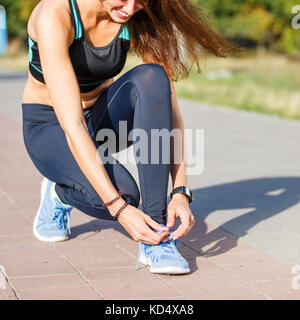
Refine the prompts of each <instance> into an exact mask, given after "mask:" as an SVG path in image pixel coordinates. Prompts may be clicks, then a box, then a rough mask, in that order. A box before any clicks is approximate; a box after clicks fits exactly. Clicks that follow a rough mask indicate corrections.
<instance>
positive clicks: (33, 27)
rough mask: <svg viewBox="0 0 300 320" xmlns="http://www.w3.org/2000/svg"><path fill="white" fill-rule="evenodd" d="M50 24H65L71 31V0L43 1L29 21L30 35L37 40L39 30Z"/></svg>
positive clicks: (28, 29)
mask: <svg viewBox="0 0 300 320" xmlns="http://www.w3.org/2000/svg"><path fill="white" fill-rule="evenodd" d="M49 22H51V23H53V22H54V24H55V23H59V24H63V25H64V26H66V27H70V29H71V19H70V7H69V0H41V1H40V2H39V3H38V4H37V5H36V6H35V8H34V9H33V11H32V13H31V16H30V18H29V20H28V25H27V31H28V34H29V35H30V36H31V38H33V39H36V38H37V37H36V33H37V32H36V31H37V28H38V27H40V26H41V25H43V24H46V23H49Z"/></svg>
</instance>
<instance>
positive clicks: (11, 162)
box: [0, 115, 300, 300]
mask: <svg viewBox="0 0 300 320" xmlns="http://www.w3.org/2000/svg"><path fill="white" fill-rule="evenodd" d="M0 162H1V166H0V265H1V267H2V269H1V270H2V273H1V271H0V300H17V299H92V300H102V299H137V300H139V299H140V300H142V299H170V300H172V299H180V300H185V299H196V300H198V299H199V300H201V299H217V300H218V299H255V300H270V299H299V298H300V290H296V289H293V288H292V278H293V276H294V275H293V274H292V271H291V270H292V268H291V266H290V265H288V264H286V263H283V262H280V261H279V260H277V259H275V258H274V257H271V256H270V255H268V254H266V253H264V252H263V251H261V250H259V249H257V248H254V247H252V246H251V245H249V244H247V243H246V242H244V241H243V240H242V239H239V238H237V237H236V236H234V235H232V234H230V233H228V232H226V231H225V230H223V229H221V228H216V227H214V225H213V224H211V223H208V222H207V221H204V220H202V219H200V218H199V217H196V218H197V219H196V224H195V226H194V228H193V229H192V230H191V231H190V233H189V234H188V235H187V236H186V237H185V238H184V239H180V240H179V241H178V248H179V250H180V252H181V253H182V255H183V256H184V257H185V258H186V259H187V260H188V261H189V263H190V267H191V270H192V272H191V273H190V274H188V275H177V276H174V275H172V276H170V275H156V274H152V273H150V272H149V271H148V269H147V267H142V265H141V266H140V269H139V270H138V271H136V270H135V265H136V259H137V255H138V245H137V242H135V241H134V240H132V239H131V238H130V236H129V235H128V234H127V232H126V231H125V230H124V229H123V228H122V226H120V224H118V223H117V222H114V221H103V220H96V219H94V218H91V217H89V216H87V215H85V214H83V213H82V212H79V211H78V210H73V211H72V212H71V231H72V237H71V239H70V240H68V241H65V242H59V243H44V242H40V241H38V240H36V239H35V238H34V236H33V235H32V223H33V219H34V216H35V213H36V210H37V208H38V206H39V202H40V198H39V195H40V184H41V181H42V177H41V175H40V174H39V173H38V171H37V170H36V169H35V168H34V166H33V164H32V163H31V161H30V159H29V157H28V155H27V153H26V151H25V147H24V145H23V139H22V128H21V125H20V124H19V123H18V122H17V121H13V120H12V119H11V118H8V117H6V116H4V115H0ZM3 270H4V271H3ZM3 274H5V278H4V276H3ZM1 279H2V280H1ZM1 281H2V282H1Z"/></svg>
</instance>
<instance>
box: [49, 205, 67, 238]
mask: <svg viewBox="0 0 300 320" xmlns="http://www.w3.org/2000/svg"><path fill="white" fill-rule="evenodd" d="M66 220H67V221H66ZM66 222H67V228H68V233H69V235H71V227H70V212H69V211H68V210H66V209H63V208H60V207H55V209H54V217H51V218H50V219H49V223H50V224H52V225H53V224H54V225H56V226H57V227H58V228H59V229H61V226H62V225H64V224H65V223H66Z"/></svg>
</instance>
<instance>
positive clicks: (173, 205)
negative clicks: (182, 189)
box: [166, 194, 195, 241]
mask: <svg viewBox="0 0 300 320" xmlns="http://www.w3.org/2000/svg"><path fill="white" fill-rule="evenodd" d="M177 217H179V218H180V221H181V224H180V225H179V227H178V228H177V229H176V230H175V231H174V232H172V235H173V239H174V240H175V239H178V238H182V237H184V236H185V235H187V234H188V232H189V231H190V230H191V228H192V227H193V225H194V224H195V218H194V216H193V214H192V212H191V210H190V207H189V201H188V199H187V197H186V196H185V195H183V194H175V195H174V196H173V197H172V199H171V201H170V202H169V204H168V220H167V227H169V228H171V227H173V226H174V223H175V219H176V218H177ZM166 241H168V240H167V239H166Z"/></svg>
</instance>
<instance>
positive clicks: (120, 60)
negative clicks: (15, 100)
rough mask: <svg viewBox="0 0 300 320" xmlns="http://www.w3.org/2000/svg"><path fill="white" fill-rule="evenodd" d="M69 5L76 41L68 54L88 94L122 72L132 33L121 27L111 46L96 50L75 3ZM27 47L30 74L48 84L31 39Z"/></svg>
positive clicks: (124, 26) (70, 2)
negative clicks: (88, 38) (88, 36)
mask: <svg viewBox="0 0 300 320" xmlns="http://www.w3.org/2000/svg"><path fill="white" fill-rule="evenodd" d="M69 5H70V11H71V19H72V24H73V26H74V28H75V39H74V41H73V43H72V45H71V46H70V48H69V54H70V58H71V62H72V65H73V68H74V71H75V74H76V77H77V80H78V84H79V88H80V92H81V93H85V92H89V91H91V90H93V89H95V88H96V87H97V86H99V84H101V83H102V82H103V81H104V80H106V79H109V78H112V77H114V76H116V75H117V74H119V73H120V72H121V71H122V69H123V67H124V65H125V62H126V57H127V52H128V50H129V46H130V37H129V30H128V27H127V25H126V24H122V25H121V26H120V30H119V32H118V34H117V35H116V37H115V38H114V39H113V40H112V41H111V43H109V44H108V45H106V46H103V47H94V46H93V45H91V44H90V43H89V42H88V40H87V39H86V37H85V34H84V29H83V24H82V21H81V17H80V14H79V9H78V5H77V2H76V0H69ZM28 44H29V70H30V73H31V74H32V76H33V77H34V78H35V79H37V80H39V81H40V82H43V83H45V80H44V76H43V71H42V67H41V61H40V56H39V50H38V44H37V42H35V41H33V40H32V39H31V38H30V37H28Z"/></svg>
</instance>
